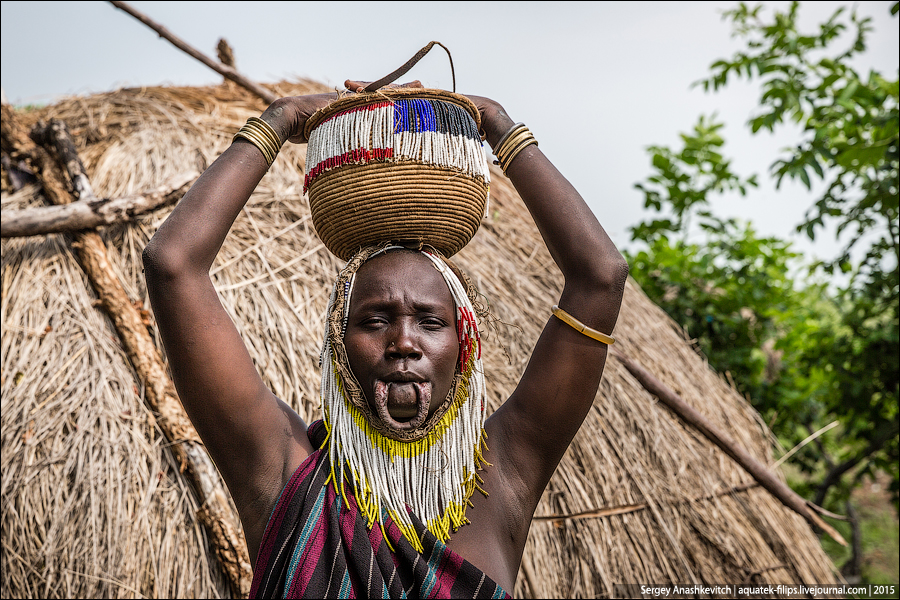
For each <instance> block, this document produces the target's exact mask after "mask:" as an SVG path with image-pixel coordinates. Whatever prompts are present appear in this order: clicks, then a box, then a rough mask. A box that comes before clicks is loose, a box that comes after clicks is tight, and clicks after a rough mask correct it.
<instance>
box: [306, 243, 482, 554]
mask: <svg viewBox="0 0 900 600" xmlns="http://www.w3.org/2000/svg"><path fill="white" fill-rule="evenodd" d="M472 297H474V288H472V287H471V286H470V285H469V284H468V282H467V279H466V277H465V276H464V275H462V274H461V273H460V272H458V271H456V269H455V268H454V267H452V266H451V265H450V263H448V262H447V261H446V259H444V258H443V257H441V256H440V255H439V254H437V253H436V252H432V251H430V250H424V251H413V250H408V249H405V248H403V247H392V246H388V247H377V248H368V249H365V250H363V251H361V252H360V253H358V254H357V255H356V256H354V257H353V258H352V259H351V260H350V262H349V263H348V264H347V266H346V267H345V268H344V270H343V271H342V272H341V273H340V275H339V276H338V279H337V282H336V283H335V286H334V290H333V291H332V296H331V300H330V302H329V306H328V316H327V322H326V336H325V341H324V343H323V346H322V403H323V407H324V409H325V422H326V425H327V426H328V430H329V437H328V445H329V448H328V451H329V454H330V457H331V461H332V465H334V467H335V470H336V473H335V483H336V485H338V487H342V486H343V482H344V481H345V476H346V473H347V472H348V471H346V468H349V473H352V476H351V477H350V479H351V480H352V481H353V482H354V487H355V490H356V494H357V498H358V500H360V505H361V506H366V507H370V508H371V507H376V506H382V507H383V508H385V509H386V510H387V511H388V514H389V515H390V516H391V518H392V519H394V521H395V522H396V523H397V525H398V527H400V528H401V530H402V531H403V532H404V535H405V536H406V537H407V539H410V540H417V539H418V538H417V537H416V533H415V531H414V529H413V527H412V524H411V522H410V521H409V516H408V514H407V511H406V507H412V508H413V510H414V512H415V514H417V515H419V517H420V518H421V519H422V520H423V521H424V522H425V523H426V524H427V527H428V529H429V530H430V531H432V533H434V534H435V535H436V536H438V538H439V539H442V540H446V539H447V536H448V535H449V531H450V529H453V528H456V527H459V526H460V525H462V523H464V522H465V510H464V507H465V503H466V500H467V499H468V497H469V496H470V495H471V493H472V490H474V488H475V485H476V481H475V473H476V471H477V469H478V468H479V467H480V465H481V463H482V458H481V457H482V448H483V442H484V437H483V436H484V417H485V415H484V410H485V402H484V373H483V370H482V366H481V352H480V347H481V346H480V345H481V341H480V337H479V335H478V327H477V324H476V322H475V314H474V309H473V306H472V301H471V298H472ZM426 473H427V474H428V478H429V481H430V482H431V484H430V485H427V486H424V487H422V486H419V485H415V486H414V485H411V483H410V482H412V481H413V480H416V479H417V478H418V480H419V481H421V477H422V476H423V474H426ZM432 484H433V485H432ZM460 507H463V509H462V510H460ZM367 514H368V515H369V518H370V519H376V518H377V517H378V515H379V514H380V513H378V512H377V511H374V509H373V511H372V512H369V513H367ZM370 525H371V523H370Z"/></svg>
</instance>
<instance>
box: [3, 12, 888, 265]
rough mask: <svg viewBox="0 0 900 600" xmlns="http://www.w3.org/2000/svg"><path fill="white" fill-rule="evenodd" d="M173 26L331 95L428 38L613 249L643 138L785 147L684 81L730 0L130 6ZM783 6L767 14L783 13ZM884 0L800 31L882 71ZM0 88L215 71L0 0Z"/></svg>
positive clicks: (756, 148)
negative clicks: (542, 158) (856, 36)
mask: <svg viewBox="0 0 900 600" xmlns="http://www.w3.org/2000/svg"><path fill="white" fill-rule="evenodd" d="M131 4H132V5H133V6H134V7H135V8H137V9H138V10H140V11H142V12H144V13H145V14H147V15H148V16H149V17H151V18H153V19H154V20H156V21H157V22H159V23H161V24H163V25H165V26H166V27H167V28H168V29H169V30H170V31H171V32H172V33H173V34H175V35H177V36H178V37H180V38H181V39H183V40H184V41H186V42H187V43H189V44H191V45H193V46H194V47H195V48H197V49H199V50H200V51H202V52H204V53H207V54H208V55H210V56H213V57H215V46H216V43H217V41H218V39H219V38H220V37H224V38H225V39H227V40H228V42H229V43H230V44H231V46H232V48H233V49H234V52H235V56H236V58H237V68H238V69H239V70H240V71H241V72H242V73H244V74H245V75H247V76H248V77H250V78H252V79H255V80H257V81H261V82H272V81H277V80H281V79H291V78H297V77H308V78H312V79H315V80H318V81H322V82H324V83H326V84H329V85H341V84H342V83H343V81H344V80H345V79H347V78H353V79H360V80H369V81H371V80H375V79H377V78H380V77H382V76H383V75H386V74H387V73H389V72H391V71H393V70H394V69H395V68H397V67H398V66H400V65H401V64H403V63H404V62H405V61H406V60H407V59H408V58H409V57H411V56H412V55H413V54H414V53H415V52H416V51H417V50H419V48H421V47H422V46H424V45H425V44H427V43H428V42H429V41H431V40H437V41H439V42H441V43H443V44H444V45H446V46H447V47H448V48H449V49H450V51H451V52H452V55H453V63H454V66H455V68H456V80H457V91H459V92H462V93H470V94H477V95H482V96H488V97H492V98H494V99H495V100H497V101H499V102H500V103H502V104H503V105H504V106H505V107H506V109H507V112H508V113H509V114H510V115H511V116H512V118H513V119H514V120H516V121H523V122H524V123H526V124H527V125H528V126H529V127H530V128H531V130H532V131H533V132H534V134H535V136H536V137H537V139H538V140H539V142H540V146H541V149H542V150H543V151H544V152H545V153H546V154H547V155H548V156H549V157H550V159H551V160H552V161H553V162H554V163H555V164H556V166H557V167H558V168H559V169H560V170H561V171H562V173H563V174H564V175H566V176H567V177H568V178H569V179H570V180H571V181H572V183H573V184H574V185H575V187H576V188H578V190H579V191H580V192H581V193H582V195H583V196H584V197H585V199H586V200H587V201H588V203H589V205H590V206H591V208H592V209H593V210H594V212H595V213H596V214H597V216H598V218H599V219H600V222H601V223H602V224H603V225H604V226H605V227H606V229H607V231H609V233H610V235H611V236H612V237H613V239H614V241H615V242H616V243H617V244H619V245H620V247H627V246H628V245H629V241H628V240H629V236H628V233H627V228H628V227H629V226H631V225H634V224H636V223H637V222H638V221H640V220H641V219H642V218H643V217H644V216H645V213H644V212H643V208H642V204H643V198H642V195H641V194H640V192H639V191H638V190H635V189H634V184H635V183H636V182H638V181H641V180H643V179H645V178H646V177H647V176H648V175H649V174H650V173H651V171H650V162H649V155H648V154H647V152H646V147H647V146H649V145H671V146H673V147H674V146H677V144H678V142H679V138H678V133H679V132H683V131H689V130H690V129H691V128H692V126H693V125H694V124H695V123H696V121H697V117H698V116H699V115H700V114H712V113H714V112H716V113H718V115H719V118H720V119H721V120H722V121H724V122H725V123H726V127H725V129H724V130H723V134H724V136H725V138H726V141H727V144H726V146H725V151H724V153H725V154H726V155H727V156H731V157H733V158H734V162H733V168H734V169H735V170H737V171H738V172H740V173H742V174H744V175H749V174H751V173H759V174H761V175H762V174H763V173H765V172H766V170H767V168H768V166H769V165H770V164H771V163H772V162H774V160H775V159H776V158H777V157H778V156H779V150H780V149H781V148H782V147H784V146H786V145H788V144H791V143H796V137H792V136H791V135H790V132H785V135H782V136H776V137H773V136H770V135H768V134H761V135H758V136H751V135H750V134H749V132H748V130H747V127H746V126H745V123H746V121H747V119H748V118H749V116H750V114H751V113H752V111H753V109H754V107H755V106H756V105H757V102H758V98H759V91H758V87H757V86H756V85H753V84H746V83H743V82H736V83H735V84H732V85H730V86H729V88H728V89H727V90H725V91H723V92H719V93H715V94H712V93H704V92H703V91H702V90H701V89H699V88H693V89H692V88H691V83H693V82H695V81H697V80H698V79H701V78H703V77H705V76H706V75H707V74H708V73H709V66H710V65H711V64H712V62H713V61H715V60H716V59H719V58H727V57H731V56H732V54H733V53H734V51H735V50H737V49H739V48H740V45H739V43H738V42H736V41H735V40H733V39H732V38H731V31H730V27H729V26H728V24H727V23H725V22H724V21H722V19H721V11H722V10H724V9H727V8H732V7H734V6H736V4H737V3H736V2H491V3H481V2H262V1H257V2H132V3H131ZM787 4H788V3H786V2H770V3H766V6H769V7H771V6H778V7H782V8H783V7H786V6H787ZM891 4H892V2H888V1H885V0H881V1H878V2H856V3H853V4H850V3H842V2H803V3H801V7H800V14H801V23H802V24H804V25H805V27H806V28H807V30H811V28H813V27H815V26H816V25H817V24H818V23H821V22H823V21H825V20H826V19H827V18H828V17H829V16H830V15H831V14H832V13H833V11H834V10H835V9H836V8H838V7H839V6H842V5H843V6H855V7H856V8H857V10H858V11H859V13H860V14H862V15H865V16H870V17H872V19H873V25H874V28H875V31H874V33H873V34H872V35H871V37H870V40H869V50H868V52H867V53H866V55H865V57H864V58H863V60H861V61H859V62H858V63H856V64H855V66H856V67H857V69H859V70H862V71H863V72H867V71H868V70H869V69H870V68H875V69H876V70H879V71H880V72H882V73H883V74H884V75H886V76H890V77H896V76H897V69H898V20H897V18H895V17H891V16H890V5H891ZM0 27H2V37H0V41H2V70H0V75H2V77H0V78H2V87H3V90H4V93H5V95H6V97H7V99H8V100H9V101H10V102H12V103H14V104H26V103H42V102H49V101H52V100H53V99H54V98H58V97H59V96H62V95H71V94H87V93H92V92H101V91H109V90H113V89H116V88H119V87H125V86H139V85H206V84H210V83H217V82H219V81H221V77H220V76H219V75H218V74H217V73H215V72H213V71H211V70H210V69H209V68H208V67H206V66H204V65H203V64H201V63H200V62H198V61H197V60H195V59H193V58H191V57H190V56H188V55H187V54H185V53H183V52H182V51H180V50H178V49H177V48H175V47H174V46H172V45H171V44H170V43H169V42H167V41H165V40H162V39H161V38H159V37H158V36H157V35H156V33H155V32H153V31H151V30H150V29H149V28H148V27H147V26H145V25H143V24H142V23H140V22H138V21H137V20H135V19H134V18H133V17H131V16H130V15H128V14H126V13H125V12H123V11H121V10H118V9H116V8H115V7H113V6H112V5H111V4H109V3H108V2H75V1H70V2H7V1H4V2H2V19H0ZM404 79H419V80H421V81H422V82H423V83H424V84H425V85H427V86H432V87H440V88H444V89H450V87H451V79H450V68H449V63H448V61H447V56H446V53H444V51H443V50H441V49H440V48H437V47H436V48H434V49H433V50H432V51H431V53H430V54H429V55H428V56H427V57H426V58H425V59H423V60H422V61H421V62H420V63H419V64H418V65H417V66H416V67H415V68H414V69H413V70H412V71H410V73H409V74H408V75H407V77H405V78H404ZM812 201H813V197H812V196H811V195H810V193H809V192H807V191H806V190H805V189H804V188H802V187H800V186H798V185H792V184H785V185H783V186H782V190H781V191H780V192H777V193H776V192H775V191H774V188H773V186H771V185H764V186H762V188H761V189H760V190H758V191H755V192H753V193H752V194H751V195H750V196H748V197H747V198H727V199H724V200H722V201H721V202H717V204H716V210H717V211H718V212H719V213H720V214H722V215H723V216H738V217H740V218H744V219H750V220H752V222H753V223H754V225H755V226H756V227H757V229H758V230H759V231H760V232H761V233H763V234H766V235H778V236H780V237H784V238H789V239H794V240H795V241H796V243H797V247H798V248H799V249H802V250H804V251H808V252H812V253H815V254H817V255H819V256H828V255H830V254H832V253H833V252H834V249H835V247H836V246H835V245H834V244H833V243H817V244H816V245H815V246H812V245H810V244H809V243H808V242H806V241H805V240H803V239H802V238H798V237H795V234H793V225H795V224H796V223H798V222H799V221H800V219H801V218H802V216H803V213H804V211H805V210H806V209H807V208H808V207H809V206H810V205H811V204H812Z"/></svg>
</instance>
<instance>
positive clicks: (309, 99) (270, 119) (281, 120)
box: [260, 92, 338, 144]
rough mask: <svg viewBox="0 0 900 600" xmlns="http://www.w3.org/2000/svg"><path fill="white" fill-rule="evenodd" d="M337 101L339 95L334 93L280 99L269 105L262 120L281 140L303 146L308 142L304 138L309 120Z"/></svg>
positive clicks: (261, 116)
mask: <svg viewBox="0 0 900 600" xmlns="http://www.w3.org/2000/svg"><path fill="white" fill-rule="evenodd" d="M337 99H338V95H337V94H336V93H334V92H332V93H329V94H310V95H307V96H288V97H285V98H279V99H278V100H276V101H275V102H273V103H272V104H271V105H269V108H267V109H266V110H265V111H264V112H263V114H262V115H260V118H261V119H262V120H263V121H265V122H266V123H268V124H269V125H271V126H272V129H274V130H275V132H276V133H277V134H278V136H279V137H280V138H281V140H283V141H285V142H291V143H293V144H302V143H304V142H307V141H308V140H307V139H306V138H305V137H303V128H304V127H305V126H306V121H307V119H309V118H310V117H311V116H312V115H313V113H315V112H316V111H317V110H319V109H320V108H325V107H326V106H328V105H329V104H331V103H332V102H334V101H335V100H337Z"/></svg>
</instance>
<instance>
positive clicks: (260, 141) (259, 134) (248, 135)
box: [232, 117, 282, 167]
mask: <svg viewBox="0 0 900 600" xmlns="http://www.w3.org/2000/svg"><path fill="white" fill-rule="evenodd" d="M237 138H243V139H245V140H247V141H248V142H250V143H251V144H253V145H254V146H256V147H257V148H258V149H259V151H260V152H262V154H263V158H265V160H266V165H267V166H269V167H271V166H272V163H273V162H275V158H276V157H277V156H278V151H279V149H280V148H281V144H282V142H281V140H280V139H279V137H278V134H277V133H275V130H274V129H272V126H271V125H269V124H268V123H266V122H265V121H263V120H262V119H260V118H258V117H250V118H249V119H247V123H246V124H245V125H244V126H243V127H241V129H240V131H238V132H237V133H236V134H234V138H232V142H234V140H236V139H237Z"/></svg>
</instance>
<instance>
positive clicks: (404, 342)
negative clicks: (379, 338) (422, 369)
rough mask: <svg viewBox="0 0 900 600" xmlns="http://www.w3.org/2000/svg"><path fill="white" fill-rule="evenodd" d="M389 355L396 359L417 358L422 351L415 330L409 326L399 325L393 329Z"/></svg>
mask: <svg viewBox="0 0 900 600" xmlns="http://www.w3.org/2000/svg"><path fill="white" fill-rule="evenodd" d="M391 333H392V335H391V338H390V341H389V342H388V347H387V353H388V355H389V356H391V357H395V358H417V357H419V356H421V354H422V350H421V347H420V345H419V341H418V337H417V336H416V333H415V331H414V328H413V327H412V326H410V325H408V324H404V323H398V324H397V325H396V326H395V327H393V328H392V332H391Z"/></svg>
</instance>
